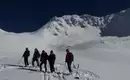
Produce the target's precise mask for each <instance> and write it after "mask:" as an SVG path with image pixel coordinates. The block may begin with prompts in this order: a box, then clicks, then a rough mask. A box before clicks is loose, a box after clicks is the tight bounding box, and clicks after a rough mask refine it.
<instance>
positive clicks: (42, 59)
mask: <svg viewBox="0 0 130 80" xmlns="http://www.w3.org/2000/svg"><path fill="white" fill-rule="evenodd" d="M47 59H48V55H47V53H46V52H45V51H44V50H42V53H41V57H40V61H41V63H40V71H42V64H44V68H45V72H47V66H46V65H47Z"/></svg>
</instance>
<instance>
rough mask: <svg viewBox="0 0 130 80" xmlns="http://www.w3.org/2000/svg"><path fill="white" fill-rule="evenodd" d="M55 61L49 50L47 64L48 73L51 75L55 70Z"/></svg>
mask: <svg viewBox="0 0 130 80" xmlns="http://www.w3.org/2000/svg"><path fill="white" fill-rule="evenodd" d="M55 60H56V56H55V54H54V53H53V51H52V50H51V51H50V55H49V56H48V61H49V64H50V71H51V72H52V73H53V72H55V68H54V64H55Z"/></svg>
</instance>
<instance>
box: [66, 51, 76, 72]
mask: <svg viewBox="0 0 130 80" xmlns="http://www.w3.org/2000/svg"><path fill="white" fill-rule="evenodd" d="M73 61H74V56H73V54H72V52H70V51H69V49H66V58H65V62H66V63H67V65H68V70H69V72H70V73H71V72H72V69H71V64H72V62H73Z"/></svg>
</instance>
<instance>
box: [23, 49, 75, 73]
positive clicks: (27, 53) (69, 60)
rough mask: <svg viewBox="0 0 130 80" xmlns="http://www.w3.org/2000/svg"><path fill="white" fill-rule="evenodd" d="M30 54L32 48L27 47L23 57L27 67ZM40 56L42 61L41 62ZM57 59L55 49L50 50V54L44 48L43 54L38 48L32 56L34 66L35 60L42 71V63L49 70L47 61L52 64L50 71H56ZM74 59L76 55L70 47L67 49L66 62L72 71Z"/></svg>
mask: <svg viewBox="0 0 130 80" xmlns="http://www.w3.org/2000/svg"><path fill="white" fill-rule="evenodd" d="M29 56H30V50H29V49H28V48H26V49H25V52H24V53H23V55H22V57H23V58H24V63H25V67H27V66H28V65H29V62H28V58H29ZM39 58H40V62H39ZM55 60H56V55H55V54H54V52H53V50H51V51H50V54H49V55H48V54H47V52H46V51H45V50H42V52H41V54H40V52H39V51H38V49H37V48H35V50H34V54H33V57H32V66H33V67H34V62H36V63H37V66H38V67H39V68H40V71H42V65H43V64H44V68H45V72H47V61H48V62H49V66H50V72H51V73H53V72H55V68H54V65H55ZM73 61H74V55H73V53H72V52H70V50H69V49H66V56H65V63H67V67H68V70H69V72H70V73H72V69H71V64H72V62H73Z"/></svg>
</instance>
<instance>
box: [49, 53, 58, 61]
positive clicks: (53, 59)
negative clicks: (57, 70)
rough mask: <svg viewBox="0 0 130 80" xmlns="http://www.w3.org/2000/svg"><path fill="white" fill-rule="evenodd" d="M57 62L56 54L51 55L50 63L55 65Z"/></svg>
mask: <svg viewBox="0 0 130 80" xmlns="http://www.w3.org/2000/svg"><path fill="white" fill-rule="evenodd" d="M55 60H56V56H55V54H50V55H49V56H48V61H49V62H50V63H54V62H55Z"/></svg>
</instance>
